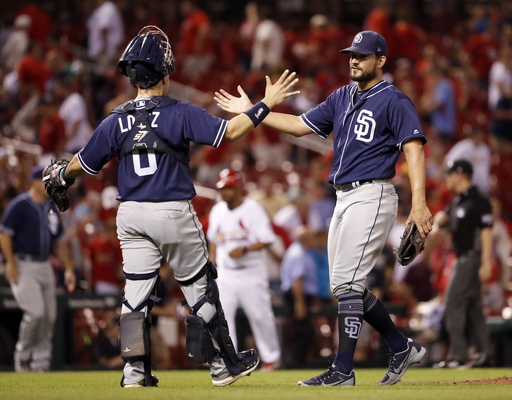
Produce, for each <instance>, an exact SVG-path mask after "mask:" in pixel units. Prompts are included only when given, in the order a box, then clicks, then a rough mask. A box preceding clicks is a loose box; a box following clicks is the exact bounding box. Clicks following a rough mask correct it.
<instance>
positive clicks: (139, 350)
mask: <svg viewBox="0 0 512 400" xmlns="http://www.w3.org/2000/svg"><path fill="white" fill-rule="evenodd" d="M150 329H151V317H149V316H147V317H146V315H145V313H143V312H141V311H135V312H130V313H126V314H122V315H121V318H120V319H119V341H120V345H121V358H122V359H123V361H125V362H134V361H145V360H146V359H147V358H148V357H150V356H151V336H150Z"/></svg>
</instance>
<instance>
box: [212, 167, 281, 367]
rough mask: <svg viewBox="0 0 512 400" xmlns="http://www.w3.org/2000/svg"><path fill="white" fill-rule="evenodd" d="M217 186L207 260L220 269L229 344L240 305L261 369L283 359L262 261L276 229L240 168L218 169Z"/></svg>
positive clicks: (265, 267) (266, 271)
mask: <svg viewBox="0 0 512 400" xmlns="http://www.w3.org/2000/svg"><path fill="white" fill-rule="evenodd" d="M217 188H218V189H219V191H220V195H221V197H222V200H223V201H221V202H219V203H217V204H215V206H213V208H212V209H211V211H210V219H209V224H208V232H207V237H208V246H209V251H210V260H212V261H213V262H214V263H215V264H216V265H217V267H218V269H219V279H218V283H219V290H220V299H221V301H222V305H223V307H224V312H225V314H226V320H227V321H228V326H229V327H230V328H231V330H232V340H233V345H234V346H235V349H236V348H238V347H237V337H236V330H235V326H236V325H235V317H236V311H237V308H238V306H239V305H240V306H242V308H243V310H244V312H245V315H246V316H247V319H248V320H249V324H250V325H251V330H252V332H253V335H254V340H255V342H256V348H257V349H258V353H259V355H260V358H261V360H262V362H263V365H262V369H263V370H266V371H269V370H272V369H275V368H276V366H277V365H278V363H279V362H280V359H281V348H280V346H279V339H278V335H277V328H276V321H275V316H274V313H273V311H272V303H271V300H270V292H269V277H268V269H267V265H266V263H267V256H268V255H267V248H268V247H269V246H270V245H271V244H272V243H273V242H274V241H275V240H276V235H275V234H274V231H273V229H272V225H271V223H270V218H269V217H268V215H267V213H266V211H265V210H264V209H263V207H262V206H260V205H259V204H258V203H257V202H256V201H254V200H252V199H248V198H245V197H244V194H243V192H244V182H243V178H242V175H241V174H240V173H239V172H237V171H232V170H229V169H225V170H223V171H221V173H220V174H219V179H218V181H217Z"/></svg>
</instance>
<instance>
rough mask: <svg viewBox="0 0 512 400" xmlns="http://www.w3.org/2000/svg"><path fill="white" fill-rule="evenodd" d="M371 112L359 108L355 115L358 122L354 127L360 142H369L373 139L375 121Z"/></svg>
mask: <svg viewBox="0 0 512 400" xmlns="http://www.w3.org/2000/svg"><path fill="white" fill-rule="evenodd" d="M372 117H373V113H372V112H371V111H370V110H361V111H360V112H359V115H358V116H357V122H358V124H357V125H356V126H355V127H354V132H355V134H356V136H357V137H356V139H357V140H360V141H361V142H365V143H369V142H371V141H372V140H373V134H374V133H375V125H376V122H375V120H374V119H373V118H372Z"/></svg>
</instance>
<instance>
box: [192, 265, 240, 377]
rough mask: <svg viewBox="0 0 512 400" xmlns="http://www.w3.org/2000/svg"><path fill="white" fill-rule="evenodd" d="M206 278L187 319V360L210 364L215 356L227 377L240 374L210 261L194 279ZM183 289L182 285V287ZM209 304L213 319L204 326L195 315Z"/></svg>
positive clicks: (213, 267) (215, 273)
mask: <svg viewBox="0 0 512 400" xmlns="http://www.w3.org/2000/svg"><path fill="white" fill-rule="evenodd" d="M204 274H206V280H207V289H206V293H205V295H204V296H203V297H202V298H201V300H199V301H198V302H197V303H196V304H194V305H193V306H192V307H191V308H192V314H191V315H189V316H188V317H187V320H186V321H187V357H188V358H189V360H191V361H196V362H200V363H205V362H207V361H210V360H212V359H213V358H214V357H215V356H217V355H218V356H220V357H221V358H222V359H223V360H224V363H225V364H226V368H227V369H228V371H229V372H230V373H231V374H234V375H238V374H240V366H239V362H240V359H239V357H238V355H237V353H236V351H235V347H234V346H233V341H232V340H231V337H230V336H229V329H228V323H227V321H226V318H225V317H224V311H223V310H222V305H221V303H220V300H219V288H218V286H217V282H215V278H217V270H216V268H215V266H214V265H213V263H212V262H211V261H208V262H207V263H206V265H205V267H204V268H203V270H201V272H200V273H199V274H198V275H197V276H196V277H195V278H197V279H195V280H192V282H190V283H189V282H187V283H188V284H192V283H193V282H195V281H196V280H199V279H200V278H202V277H203V276H204ZM182 285H183V283H182ZM205 303H209V304H213V305H214V306H215V309H216V313H215V315H214V316H213V318H212V319H211V320H210V321H209V322H208V323H205V322H204V320H203V319H202V318H201V317H199V316H198V315H197V312H198V311H199V309H200V308H201V307H202V306H203V305H204V304H205ZM212 338H213V339H214V340H215V341H216V343H217V344H218V346H219V348H220V351H218V350H216V349H215V346H214V344H213V341H212Z"/></svg>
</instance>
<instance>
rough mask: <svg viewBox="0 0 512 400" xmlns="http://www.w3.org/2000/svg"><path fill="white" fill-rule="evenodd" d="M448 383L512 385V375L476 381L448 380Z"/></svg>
mask: <svg viewBox="0 0 512 400" xmlns="http://www.w3.org/2000/svg"><path fill="white" fill-rule="evenodd" d="M448 385H512V376H502V377H501V378H488V379H478V380H474V381H469V380H466V381H457V382H448Z"/></svg>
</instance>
